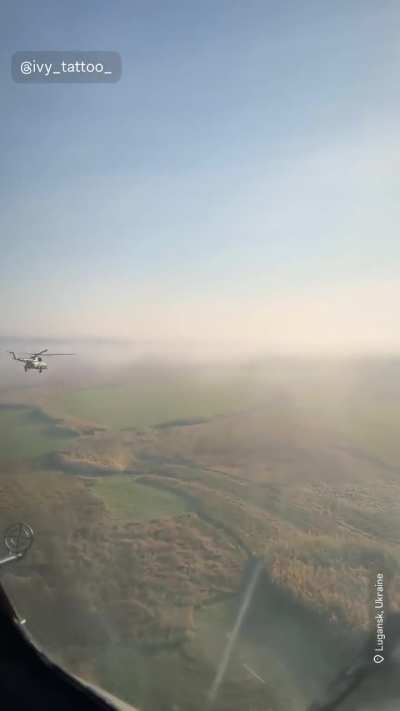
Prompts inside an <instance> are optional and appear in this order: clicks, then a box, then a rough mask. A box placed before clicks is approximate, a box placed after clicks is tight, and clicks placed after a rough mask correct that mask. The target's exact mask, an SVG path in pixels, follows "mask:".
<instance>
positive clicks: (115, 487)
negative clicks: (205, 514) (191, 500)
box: [92, 475, 187, 521]
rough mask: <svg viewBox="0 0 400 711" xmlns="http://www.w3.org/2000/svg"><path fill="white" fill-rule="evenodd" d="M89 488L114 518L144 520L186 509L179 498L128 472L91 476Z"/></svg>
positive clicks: (177, 512) (178, 512)
mask: <svg viewBox="0 0 400 711" xmlns="http://www.w3.org/2000/svg"><path fill="white" fill-rule="evenodd" d="M92 490H93V492H94V493H96V495H97V496H100V497H101V498H102V500H103V501H104V502H105V504H106V506H107V507H108V508H109V510H110V512H111V513H112V514H113V515H114V516H115V517H116V518H118V519H121V520H127V519H128V520H132V521H146V520H148V519H152V518H160V517H161V516H173V515H175V514H180V513H183V512H184V511H187V505H186V504H185V502H184V500H183V498H181V497H180V496H177V495H175V494H174V493H172V492H169V491H164V490H162V489H156V488H155V487H152V486H145V485H144V484H140V483H139V482H138V481H135V480H133V479H132V477H129V476H120V475H112V476H105V477H98V478H96V479H94V480H93V484H92Z"/></svg>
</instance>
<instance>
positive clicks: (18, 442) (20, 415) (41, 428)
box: [0, 408, 72, 461]
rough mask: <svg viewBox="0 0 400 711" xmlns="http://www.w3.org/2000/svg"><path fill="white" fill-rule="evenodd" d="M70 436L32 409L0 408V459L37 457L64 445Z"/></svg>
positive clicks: (10, 459)
mask: <svg viewBox="0 0 400 711" xmlns="http://www.w3.org/2000/svg"><path fill="white" fill-rule="evenodd" d="M71 436H72V435H71V434H70V433H68V431H62V430H61V431H60V430H57V428H55V427H54V425H53V426H52V424H51V422H49V421H46V419H45V418H41V417H40V415H38V414H37V413H35V411H34V410H29V409H24V408H23V409H19V408H18V409H2V408H0V459H3V460H7V461H12V460H15V459H22V458H28V459H29V458H35V457H39V456H41V455H43V454H46V453H48V452H53V451H55V450H57V449H59V448H61V447H65V446H66V444H68V442H69V441H70V439H71Z"/></svg>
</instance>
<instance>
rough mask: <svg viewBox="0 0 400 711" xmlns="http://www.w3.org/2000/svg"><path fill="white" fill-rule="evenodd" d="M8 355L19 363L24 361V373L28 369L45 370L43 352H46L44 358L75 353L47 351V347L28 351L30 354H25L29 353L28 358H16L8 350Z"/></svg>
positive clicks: (45, 364) (40, 371) (12, 352)
mask: <svg viewBox="0 0 400 711" xmlns="http://www.w3.org/2000/svg"><path fill="white" fill-rule="evenodd" d="M8 352H9V353H10V355H11V356H12V359H13V360H18V361H19V362H20V363H24V370H25V373H27V372H28V370H37V371H38V372H39V373H40V374H42V372H43V371H44V370H47V363H45V361H44V360H43V358H42V356H43V354H44V353H46V358H47V357H49V356H65V355H67V356H70V355H75V353H49V352H48V348H44V349H43V350H42V351H39V352H38V353H30V354H25V355H29V358H18V357H17V356H16V355H15V353H14V351H8Z"/></svg>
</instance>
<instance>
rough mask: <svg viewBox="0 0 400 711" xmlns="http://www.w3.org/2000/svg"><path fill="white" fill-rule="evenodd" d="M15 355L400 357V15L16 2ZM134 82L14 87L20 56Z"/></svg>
mask: <svg viewBox="0 0 400 711" xmlns="http://www.w3.org/2000/svg"><path fill="white" fill-rule="evenodd" d="M1 32H2V34H3V37H2V38H1V43H0V46H1V59H2V62H1V64H2V69H1V85H2V86H1V88H2V110H1V113H0V124H1V126H0V127H1V139H0V140H1V143H2V145H1V161H0V170H1V182H2V189H1V193H0V202H1V223H2V230H1V234H2V238H1V245H2V247H1V253H0V280H1V281H0V283H1V303H2V314H1V318H0V335H10V336H12V335H15V336H30V335H32V334H35V333H39V334H40V335H43V336H44V337H45V336H46V335H49V336H60V337H67V338H69V337H72V336H74V335H77V336H82V335H96V336H97V335H98V336H111V337H112V336H119V337H131V338H134V339H137V340H140V339H153V340H161V341H163V340H168V341H171V340H172V341H173V340H174V339H177V340H178V341H179V342H180V341H183V340H186V341H191V340H195V341H199V342H201V341H208V342H214V341H218V342H220V343H221V342H222V343H225V342H230V341H233V342H234V343H235V344H236V345H235V346H234V347H235V348H238V349H239V348H243V349H244V350H248V349H250V350H257V349H264V348H268V347H272V348H278V349H284V350H293V349H299V350H309V349H313V348H315V347H323V348H327V349H329V350H335V349H336V350H337V349H345V350H352V349H353V350H354V349H364V348H368V349H371V348H373V349H386V348H389V349H397V348H399V349H400V319H399V316H398V305H399V304H400V286H399V279H398V276H399V263H400V238H399V225H400V150H399V149H400V128H399V126H400V124H399V119H400V98H399V97H400V83H399V77H400V4H399V2H398V1H397V0H395V1H394V2H385V0H379V2H377V0H343V1H342V0H332V1H331V2H323V1H321V0H316V1H313V0H310V1H304V0H303V1H301V0H292V2H287V1H284V0H276V1H274V2H270V1H268V0H263V1H252V0H241V1H235V0H230V1H229V2H228V1H225V0H201V1H200V0H199V1H197V0H185V1H184V0H180V2H175V1H170V2H168V0H159V1H158V2H152V1H151V0H143V1H142V2H138V1H137V2H135V1H134V0H127V1H126V2H118V1H117V0H113V1H112V2H110V1H108V2H105V1H104V0H96V2H94V1H93V0H92V1H90V0H89V1H88V2H84V3H82V2H81V1H80V0H79V1H78V0H73V1H70V2H68V3H65V2H60V1H57V0H51V1H49V2H43V1H40V0H39V1H38V2H31V0H28V1H25V2H23V1H19V2H11V1H9V2H8V3H6V6H5V8H3V18H2V30H1ZM25 49H26V50H36V49H38V50H44V49H109V50H116V51H118V52H120V54H121V57H122V65H123V75H122V79H121V81H120V82H119V83H118V84H112V85H111V84H108V85H106V84H101V85H74V84H63V85H55V84H51V85H50V84H49V85H44V86H43V85H37V84H36V85H35V84H34V85H31V86H28V85H26V84H14V83H13V82H12V80H11V78H10V67H9V65H10V57H11V55H12V53H13V52H15V51H17V50H25Z"/></svg>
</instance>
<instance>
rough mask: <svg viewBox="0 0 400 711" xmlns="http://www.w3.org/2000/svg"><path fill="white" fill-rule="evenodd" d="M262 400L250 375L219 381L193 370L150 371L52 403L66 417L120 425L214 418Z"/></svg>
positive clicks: (129, 425) (69, 394)
mask: <svg viewBox="0 0 400 711" xmlns="http://www.w3.org/2000/svg"><path fill="white" fill-rule="evenodd" d="M259 401H260V392H259V387H258V385H257V383H256V382H255V381H254V379H253V378H251V377H248V376H246V377H243V378H242V377H238V376H235V377H228V378H222V379H219V380H216V379H215V378H212V377H210V378H207V377H195V376H193V375H191V374H177V373H174V374H173V375H171V373H165V374H160V373H155V374H151V373H150V374H149V373H146V374H144V375H143V377H139V376H135V378H134V380H133V381H129V382H127V383H126V384H123V385H114V386H106V387H97V388H87V389H83V390H77V391H74V392H71V393H68V394H67V395H65V396H64V397H63V398H62V399H61V400H60V401H59V402H54V403H53V402H52V403H51V405H52V406H54V407H55V408H56V409H57V411H58V412H60V414H62V415H64V416H65V415H70V416H73V417H78V418H81V419H83V420H88V421H90V422H96V423H98V424H100V425H106V426H108V427H110V428H111V429H114V430H117V429H123V428H128V427H132V428H135V427H138V428H140V427H148V426H153V425H158V424H161V423H165V422H170V421H174V420H184V419H191V418H209V417H214V416H216V415H222V414H225V413H228V412H234V411H238V410H241V409H243V408H247V407H251V406H252V405H255V404H257V402H259Z"/></svg>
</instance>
